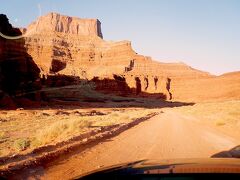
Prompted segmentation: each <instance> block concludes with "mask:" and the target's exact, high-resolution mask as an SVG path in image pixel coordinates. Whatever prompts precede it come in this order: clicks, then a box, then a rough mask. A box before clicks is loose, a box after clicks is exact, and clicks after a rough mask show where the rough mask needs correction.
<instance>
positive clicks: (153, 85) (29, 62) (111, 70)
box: [0, 13, 240, 179]
mask: <svg viewBox="0 0 240 180" xmlns="http://www.w3.org/2000/svg"><path fill="white" fill-rule="evenodd" d="M0 19H1V21H0V31H1V37H0V65H1V66H0V175H1V176H3V177H7V178H12V179H26V178H37V179H38V178H39V179H69V178H73V177H75V176H78V175H81V174H83V173H86V172H89V171H92V170H95V169H98V168H101V167H106V166H109V165H114V164H119V163H124V162H130V161H136V160H142V159H178V158H213V157H231V158H239V157H240V149H239V144H240V131H239V128H240V72H230V73H226V74H223V75H220V76H216V75H212V74H210V73H208V72H204V71H200V70H197V69H194V68H192V67H190V66H188V65H186V64H184V63H164V62H162V61H159V60H154V59H152V58H151V57H148V56H144V55H139V54H138V53H136V52H135V51H134V50H133V49H132V47H131V42H130V41H120V42H113V41H106V40H104V38H103V37H104V36H103V33H102V30H101V22H100V21H99V20H97V19H81V18H78V17H69V16H66V15H61V14H57V13H49V14H47V15H45V16H41V17H39V18H38V19H36V21H35V22H32V23H31V24H30V25H29V26H28V27H26V28H14V27H12V25H11V24H10V23H9V21H8V19H7V16H6V15H0ZM17 36H19V37H20V38H16V39H11V38H9V37H17Z"/></svg>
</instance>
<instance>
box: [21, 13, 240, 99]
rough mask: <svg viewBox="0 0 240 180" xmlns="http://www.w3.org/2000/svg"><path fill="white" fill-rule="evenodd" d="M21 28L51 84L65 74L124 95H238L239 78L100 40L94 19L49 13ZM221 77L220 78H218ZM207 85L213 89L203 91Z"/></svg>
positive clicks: (198, 96) (97, 25) (39, 65)
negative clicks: (159, 60) (143, 53)
mask: <svg viewBox="0 0 240 180" xmlns="http://www.w3.org/2000/svg"><path fill="white" fill-rule="evenodd" d="M21 31H22V32H23V33H25V37H24V40H25V48H26V50H27V53H29V54H30V55H31V56H32V57H33V60H34V62H35V63H36V64H37V66H38V67H39V68H40V71H41V72H40V73H41V76H42V77H51V79H49V80H48V81H47V83H48V84H51V85H53V84H54V85H57V86H58V85H66V84H68V83H67V82H62V83H60V82H59V79H58V78H57V79H58V80H56V78H53V77H54V76H62V77H64V79H67V78H66V77H67V76H69V77H76V78H77V79H87V80H91V81H94V82H95V83H96V89H97V90H106V91H113V92H119V93H120V94H124V95H126V94H131V93H132V94H135V95H143V94H144V93H150V94H153V93H154V94H163V95H164V96H166V98H167V99H171V100H187V101H198V100H200V101H202V100H203V99H204V98H205V99H208V100H209V99H215V98H216V97H219V98H220V96H222V95H223V96H225V94H228V99H229V98H230V99H231V98H234V97H236V95H237V97H239V93H237V90H238V88H237V86H238V85H239V80H238V79H240V78H237V79H234V80H232V81H228V80H229V79H231V77H229V78H227V77H226V78H225V76H224V77H216V76H213V75H211V74H209V73H207V72H203V71H199V70H196V69H193V68H191V67H190V66H188V65H186V64H183V63H162V62H158V61H156V60H153V59H152V58H151V57H147V56H142V55H138V54H137V53H136V52H135V51H134V50H133V49H132V47H131V42H130V41H120V42H112V41H105V40H103V36H102V32H101V23H100V21H99V20H97V19H80V18H76V17H68V16H64V15H60V14H57V13H50V14H47V15H45V16H42V17H40V18H39V19H37V20H36V21H35V22H33V23H31V24H30V25H29V26H28V27H27V28H24V29H21ZM236 76H237V77H238V76H239V74H237V75H236ZM54 79H55V80H56V82H55V80H54ZM51 80H53V81H54V82H51ZM222 81H223V82H224V83H220V82H222ZM228 83H230V84H231V85H229V84H228ZM213 85H214V86H215V85H216V87H218V88H220V87H219V86H221V87H223V88H220V89H223V90H225V91H224V93H220V94H218V95H217V96H216V94H215V93H214V91H215V90H218V88H213ZM217 85H219V86H217ZM230 86H231V87H232V88H230ZM208 87H210V88H208ZM211 88H213V89H212V91H213V92H209V89H211ZM229 94H230V95H229Z"/></svg>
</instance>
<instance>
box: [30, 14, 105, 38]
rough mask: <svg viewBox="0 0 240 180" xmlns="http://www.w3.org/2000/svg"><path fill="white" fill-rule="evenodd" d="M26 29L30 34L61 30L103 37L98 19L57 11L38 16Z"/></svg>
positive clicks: (68, 32)
mask: <svg viewBox="0 0 240 180" xmlns="http://www.w3.org/2000/svg"><path fill="white" fill-rule="evenodd" d="M27 30H28V32H29V33H30V34H33V33H37V34H38V33H53V32H62V33H67V34H75V35H80V36H98V37H100V38H103V36H102V31H101V22H100V21H99V20H98V19H81V18H77V17H69V16H65V15H61V14H57V13H49V14H47V15H45V16H41V17H39V18H38V19H37V20H36V21H35V22H33V23H31V24H30V25H29V26H28V28H27Z"/></svg>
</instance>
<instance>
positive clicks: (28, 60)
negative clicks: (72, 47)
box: [0, 14, 41, 106]
mask: <svg viewBox="0 0 240 180" xmlns="http://www.w3.org/2000/svg"><path fill="white" fill-rule="evenodd" d="M0 32H1V33H3V34H4V35H8V36H17V35H20V34H21V32H20V30H19V29H17V28H13V27H12V25H11V24H9V22H8V19H7V17H6V15H3V14H1V15H0ZM24 45H25V42H24V39H17V40H9V39H5V38H3V37H0V91H1V92H0V101H1V99H2V100H3V102H9V104H13V103H12V100H10V97H9V96H8V95H10V96H18V95H19V94H23V93H26V92H30V91H34V90H36V89H40V88H41V84H40V79H39V73H40V69H39V68H38V67H37V65H36V64H35V63H34V61H33V60H32V57H31V56H30V55H29V54H28V53H27V52H26V49H25V47H24ZM6 93H7V94H8V95H6ZM3 102H2V101H1V105H4V104H5V105H7V104H8V103H3ZM1 105H0V106H1ZM11 106H12V105H11Z"/></svg>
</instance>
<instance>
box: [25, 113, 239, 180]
mask: <svg viewBox="0 0 240 180" xmlns="http://www.w3.org/2000/svg"><path fill="white" fill-rule="evenodd" d="M239 144H240V140H237V139H234V138H232V137H230V136H227V135H225V134H222V133H220V132H219V131H217V130H216V129H214V128H211V127H208V126H206V125H202V124H199V123H198V122H197V121H195V120H193V119H191V118H189V117H187V116H185V115H182V114H180V113H178V112H176V111H174V110H172V109H167V110H164V112H163V113H161V114H159V115H158V116H155V117H153V118H151V119H149V120H147V121H145V122H143V123H141V124H139V125H137V126H135V127H133V128H131V129H129V130H127V131H125V132H123V133H121V134H120V135H118V136H116V137H113V138H111V139H107V140H106V141H105V142H102V143H99V144H97V145H95V146H93V147H90V148H87V149H85V150H84V151H82V152H81V153H78V152H74V154H71V155H69V157H62V158H60V159H58V160H57V161H54V162H52V163H49V164H47V165H45V167H38V168H36V169H33V170H31V171H30V174H28V175H30V176H34V177H35V178H36V177H38V178H42V179H68V178H71V177H74V176H77V175H79V174H82V173H85V172H88V171H91V170H94V169H97V168H100V167H103V166H109V165H113V164H118V163H123V162H128V161H135V160H140V159H173V158H206V157H210V156H211V155H213V154H215V153H218V152H220V151H223V150H229V149H231V148H233V147H235V146H237V145H239ZM28 173H29V171H28Z"/></svg>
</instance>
